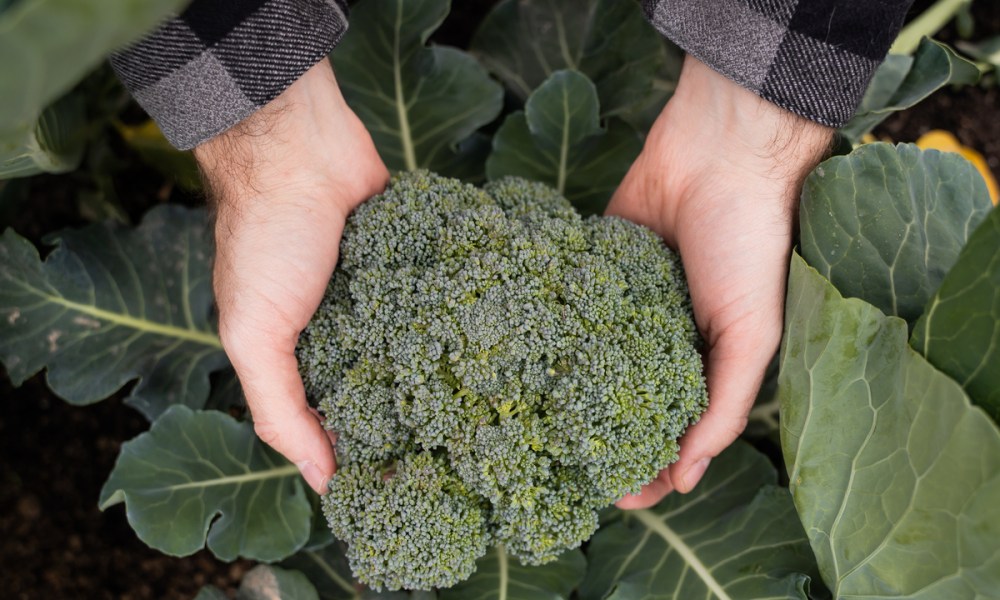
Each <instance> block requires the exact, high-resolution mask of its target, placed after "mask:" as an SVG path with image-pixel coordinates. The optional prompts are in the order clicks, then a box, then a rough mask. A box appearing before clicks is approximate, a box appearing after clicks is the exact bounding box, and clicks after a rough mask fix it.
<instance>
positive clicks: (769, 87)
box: [644, 0, 913, 127]
mask: <svg viewBox="0 0 1000 600" xmlns="http://www.w3.org/2000/svg"><path fill="white" fill-rule="evenodd" d="M912 1H913V0H644V6H645V9H646V15H647V16H648V17H649V20H650V21H651V22H652V23H653V25H654V26H655V27H656V28H657V29H658V30H659V31H660V33H662V34H663V35H665V36H666V37H668V38H670V39H671V40H673V41H674V43H676V44H677V45H678V46H680V47H681V48H683V49H684V50H686V51H687V52H688V53H689V54H691V55H693V56H694V57H695V58H697V59H699V60H701V61H702V62H704V63H705V64H707V65H708V66H709V67H711V68H713V69H715V70H716V71H718V72H719V73H722V74H723V75H725V76H726V77H728V78H730V79H732V80H733V81H735V82H736V83H739V84H740V85H742V86H743V87H745V88H747V89H749V90H751V91H753V92H754V93H755V94H757V95H759V96H761V97H762V98H764V99H765V100H768V101H770V102H773V103H774V104H777V105H778V106H781V107H783V108H785V109H787V110H790V111H792V112H794V113H796V114H798V115H801V116H803V117H806V118H807V119H810V120H812V121H815V122H817V123H821V124H823V125H829V126H832V127H839V126H841V125H843V124H844V123H845V122H847V120H848V119H850V118H851V116H852V115H853V114H854V111H855V109H856V108H857V106H858V104H859V103H860V102H861V96H862V95H863V94H864V92H865V88H866V87H867V86H868V82H869V81H870V80H871V77H872V75H873V74H874V72H875V69H876V68H877V67H878V65H879V64H880V63H881V62H882V60H883V59H884V58H885V54H886V52H888V50H889V46H890V45H891V44H892V42H893V40H894V39H895V37H896V34H897V33H899V30H900V28H901V27H902V25H903V18H904V17H905V16H906V11H907V9H908V8H909V6H910V4H911V3H912Z"/></svg>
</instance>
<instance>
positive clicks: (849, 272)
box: [800, 143, 991, 324]
mask: <svg viewBox="0 0 1000 600" xmlns="http://www.w3.org/2000/svg"><path fill="white" fill-rule="evenodd" d="M990 206H991V204H990V198H989V194H988V192H987V191H986V184H985V183H984V182H983V178H982V177H981V176H980V175H979V173H978V172H977V171H976V169H975V167H973V166H972V165H971V164H969V163H968V162H967V161H966V160H965V159H964V158H962V157H961V156H959V155H957V154H953V153H941V152H938V151H936V150H928V151H921V150H919V149H918V148H917V147H916V146H913V145H911V144H907V145H899V146H891V145H889V144H882V143H877V144H865V145H863V146H861V147H859V148H858V149H857V150H855V151H854V152H852V153H851V154H849V155H848V156H835V157H833V158H831V159H829V160H827V161H826V162H824V163H822V164H820V166H818V167H817V168H816V169H815V170H814V171H813V172H812V174H810V175H809V177H808V178H807V179H806V182H805V186H804V187H803V190H802V209H801V214H800V228H801V231H802V255H803V257H805V259H806V260H807V261H808V262H809V264H811V265H813V266H814V267H816V269H818V270H819V272H820V273H822V274H823V276H824V277H827V278H828V279H830V281H832V282H833V284H834V285H835V286H836V287H837V289H838V290H840V292H841V293H842V294H844V295H845V296H851V297H856V298H861V299H863V300H865V301H867V302H871V303H872V304H874V305H875V306H877V307H878V308H879V309H880V310H882V311H883V312H886V313H887V314H891V315H895V316H898V317H902V318H904V319H906V320H907V321H908V322H910V323H911V324H912V323H913V322H914V321H916V319H917V317H919V316H920V315H921V313H923V311H924V306H926V304H927V301H928V300H929V299H930V297H931V295H932V294H933V293H934V291H935V290H937V288H938V286H939V285H940V284H941V280H942V279H944V276H945V274H946V273H947V272H948V270H949V269H951V266H952V265H953V264H955V260H956V259H957V258H958V253H959V251H960V250H961V249H962V246H964V245H965V241H966V240H967V239H968V237H969V235H970V234H971V233H972V231H973V230H974V229H975V228H976V226H977V225H978V224H979V223H981V222H982V220H983V219H984V218H985V217H986V214H987V213H988V212H989V210H990Z"/></svg>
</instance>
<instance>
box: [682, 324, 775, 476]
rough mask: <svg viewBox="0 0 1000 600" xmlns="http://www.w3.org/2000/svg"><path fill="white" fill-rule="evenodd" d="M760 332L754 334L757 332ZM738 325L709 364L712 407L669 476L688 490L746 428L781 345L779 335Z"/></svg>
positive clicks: (721, 341)
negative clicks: (767, 370) (744, 328)
mask: <svg viewBox="0 0 1000 600" xmlns="http://www.w3.org/2000/svg"><path fill="white" fill-rule="evenodd" d="M752 333H755V334H752ZM769 337H771V336H763V337H762V336H761V335H760V334H759V332H747V331H743V330H740V329H738V328H734V329H731V330H729V331H727V332H724V334H721V335H720V336H719V338H718V340H717V341H716V344H715V345H714V346H713V347H712V348H711V349H710V350H709V353H708V359H707V362H706V365H705V376H706V379H707V384H708V398H709V403H708V410H706V411H705V413H704V414H702V416H701V420H699V421H698V423H696V424H695V425H693V426H691V427H690V428H688V430H687V432H686V433H685V434H684V437H683V438H681V441H680V447H681V450H680V459H679V460H678V461H677V462H676V463H674V464H673V465H671V466H670V481H671V483H672V484H673V487H674V489H675V490H677V491H678V492H681V493H682V494H686V493H687V492H690V491H691V490H692V489H694V486H695V485H696V484H697V483H698V481H699V480H700V479H701V477H702V475H704V473H705V470H706V469H707V468H708V465H709V463H710V462H711V459H713V458H715V457H716V456H718V455H719V453H720V452H722V451H723V450H725V449H726V448H727V447H728V446H729V445H730V444H732V443H733V442H734V441H736V438H737V437H739V435H740V434H741V433H742V432H743V430H744V429H745V428H746V425H747V417H748V416H749V414H750V409H751V408H752V407H753V402H754V398H755V397H756V394H757V390H758V389H759V388H760V384H761V381H763V378H764V371H765V370H766V369H767V364H768V362H770V360H771V357H772V356H773V354H774V351H775V350H776V349H777V337H776V336H775V337H774V339H773V344H771V343H768V342H769V340H768V338H769Z"/></svg>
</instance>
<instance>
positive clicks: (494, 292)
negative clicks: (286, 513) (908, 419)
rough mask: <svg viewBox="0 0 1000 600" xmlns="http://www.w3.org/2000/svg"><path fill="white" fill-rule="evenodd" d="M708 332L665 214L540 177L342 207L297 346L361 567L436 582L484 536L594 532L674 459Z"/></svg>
mask: <svg viewBox="0 0 1000 600" xmlns="http://www.w3.org/2000/svg"><path fill="white" fill-rule="evenodd" d="M698 342H699V337H698V333H697V330H696V328H695V324H694V318H693V316H692V314H691V305H690V299H689V297H688V293H687V286H686V284H685V281H684V275H683V271H682V269H681V265H680V261H679V260H678V258H677V256H676V255H675V254H674V253H673V252H671V251H670V250H669V249H668V248H667V247H666V246H665V245H664V244H663V242H662V240H661V239H660V238H659V237H658V236H657V235H656V234H654V233H653V232H652V231H650V230H648V229H646V228H644V227H642V226H639V225H635V224H633V223H630V222H628V221H625V220H623V219H620V218H617V217H590V218H587V219H583V218H581V217H580V216H579V215H578V214H577V213H576V211H575V210H574V209H573V207H572V206H571V205H570V203H569V202H568V201H567V200H565V199H564V198H562V197H561V196H559V195H558V194H557V193H556V192H555V191H553V190H551V189H550V188H548V187H546V186H544V185H542V184H538V183H532V182H529V181H526V180H524V179H518V178H508V179H502V180H500V181H496V182H492V183H489V184H487V185H486V186H485V187H484V188H483V189H482V190H480V189H477V188H475V187H473V186H471V185H469V184H464V183H462V182H460V181H458V180H455V179H449V178H444V177H439V176H437V175H433V174H431V173H428V172H414V173H408V174H404V175H400V176H398V177H397V178H395V179H394V180H393V182H392V183H391V184H390V186H389V188H388V189H387V190H386V191H385V192H384V193H383V194H381V195H379V196H376V197H375V198H372V199H370V200H369V201H367V202H365V203H364V204H362V205H361V206H360V207H358V208H357V209H356V210H355V211H354V213H353V214H352V216H351V217H350V219H348V223H347V227H346V228H345V230H344V237H343V241H342V243H341V262H340V264H339V266H338V268H337V270H336V272H335V273H334V275H333V279H332V280H331V282H330V286H329V290H328V292H327V295H326V298H325V299H324V302H323V303H322V305H321V306H320V308H319V310H318V312H317V313H316V315H315V316H314V317H313V319H312V322H311V323H310V324H309V326H308V327H307V328H306V329H305V331H304V332H303V333H302V335H301V337H300V339H299V346H298V358H299V364H300V368H301V371H302V375H303V380H304V382H305V384H306V390H307V394H308V395H309V396H311V397H312V398H313V399H314V400H315V401H316V402H318V404H319V406H320V409H321V410H322V411H323V412H324V413H325V414H326V415H327V416H328V421H327V424H328V426H329V427H330V428H331V429H332V430H334V431H336V432H338V441H337V453H338V457H339V460H340V463H341V465H342V467H341V471H340V473H339V474H338V475H337V476H336V477H334V479H333V482H332V484H331V493H330V494H329V495H327V496H326V497H325V498H324V501H323V506H324V510H325V512H326V514H327V517H328V518H329V520H330V525H331V526H332V528H333V532H334V534H335V535H336V536H337V537H338V538H340V539H342V540H345V541H346V542H347V543H348V546H349V550H348V552H349V558H350V560H351V564H352V566H353V568H354V570H355V574H356V575H357V576H358V577H359V578H360V579H361V580H362V581H364V582H365V583H368V584H370V585H373V586H375V587H376V588H379V587H383V586H384V587H388V588H390V589H398V588H407V589H429V588H432V587H443V586H448V585H451V584H453V583H455V582H456V581H458V580H460V579H463V578H465V577H467V576H468V575H470V574H471V573H472V571H473V569H474V567H475V561H476V559H478V558H480V557H481V556H482V555H484V554H485V552H486V548H487V547H488V545H489V544H490V543H501V544H503V545H504V546H505V547H506V548H507V550H508V551H509V552H510V553H511V554H513V555H514V556H516V557H518V558H520V559H521V560H522V562H525V563H528V564H539V563H544V562H547V561H549V560H551V559H553V558H554V557H555V556H556V555H557V554H559V553H560V552H562V551H563V550H565V549H567V548H575V547H577V546H579V545H580V543H581V542H583V541H584V540H586V539H587V538H589V537H590V536H591V535H592V534H593V533H594V531H595V530H596V529H597V522H598V519H597V510H598V509H600V508H603V507H605V506H608V505H609V504H612V503H613V502H614V501H616V500H618V499H619V498H621V497H622V496H624V495H625V494H635V493H638V492H639V490H640V488H641V486H642V485H643V484H645V483H648V482H649V481H651V480H652V479H653V478H655V477H656V474H657V473H658V472H659V471H660V469H662V468H664V467H666V466H667V465H668V464H669V463H671V462H673V461H675V460H676V459H677V450H678V446H677V442H676V440H677V438H678V437H680V435H681V434H682V433H683V431H684V429H685V427H686V426H687V425H688V424H690V423H691V422H693V421H694V420H696V419H697V417H698V415H699V414H700V413H701V411H703V410H704V409H705V407H706V405H707V396H706V392H705V383H704V378H703V377H702V374H701V371H702V368H701V359H700V355H699V354H698Z"/></svg>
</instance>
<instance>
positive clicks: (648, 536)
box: [580, 442, 815, 600]
mask: <svg viewBox="0 0 1000 600" xmlns="http://www.w3.org/2000/svg"><path fill="white" fill-rule="evenodd" d="M776 482H777V473H776V472H775V470H774V467H773V466H772V465H771V463H770V462H769V461H768V459H767V458H766V457H765V456H764V455H762V454H760V453H759V452H757V451H756V450H754V449H753V448H751V447H750V446H749V445H747V444H745V443H744V442H736V443H735V444H734V445H733V446H731V447H730V448H729V449H728V450H726V451H725V452H723V453H722V454H720V455H719V456H718V457H717V458H716V459H715V460H713V461H712V465H711V466H710V467H709V469H708V471H707V472H706V474H705V477H704V478H703V479H702V480H701V482H700V483H699V484H698V486H697V487H696V488H695V489H694V491H693V492H691V493H690V494H670V495H669V496H667V497H666V498H665V499H664V500H663V501H661V502H660V503H659V504H658V505H657V506H656V507H654V508H652V509H648V510H637V511H630V512H624V513H622V514H621V517H620V519H618V520H616V521H615V522H614V523H612V524H611V525H610V526H604V527H602V528H601V529H600V530H598V532H597V535H595V536H594V538H593V539H591V541H590V544H589V546H588V547H587V560H588V562H589V564H590V567H589V569H588V571H587V576H586V578H585V579H584V581H583V585H581V586H580V598H581V599H582V600H599V599H601V598H613V599H617V600H625V599H629V600H632V599H635V600H639V599H650V600H652V599H654V598H656V599H661V600H668V599H673V600H688V599H689V598H706V599H713V598H714V599H719V600H729V599H735V598H801V599H803V600H804V599H805V598H807V597H808V596H807V595H806V594H807V591H808V589H809V583H810V577H812V576H813V571H814V569H815V562H814V559H813V557H812V553H811V552H810V550H809V543H808V541H807V540H806V536H805V533H804V532H803V531H802V527H801V525H799V523H798V522H797V520H796V518H795V508H794V507H793V506H792V499H791V496H789V494H788V490H786V489H784V488H781V487H778V486H777V485H774V484H775V483H776Z"/></svg>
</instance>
